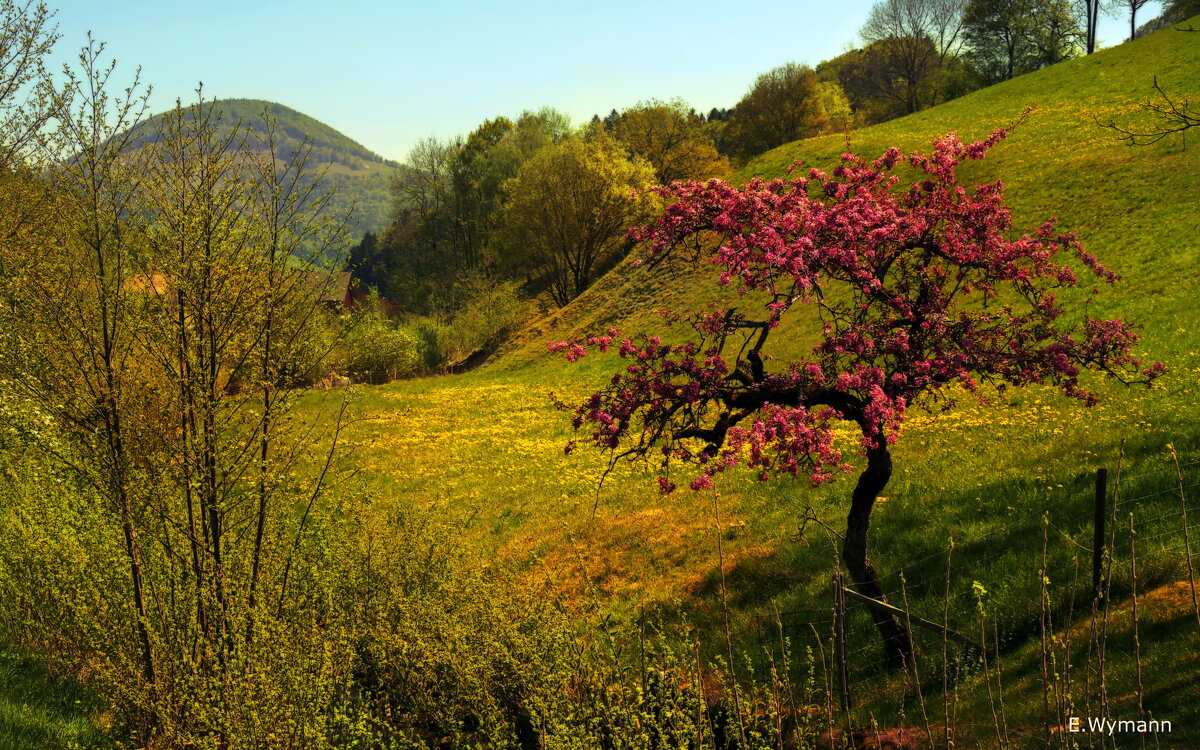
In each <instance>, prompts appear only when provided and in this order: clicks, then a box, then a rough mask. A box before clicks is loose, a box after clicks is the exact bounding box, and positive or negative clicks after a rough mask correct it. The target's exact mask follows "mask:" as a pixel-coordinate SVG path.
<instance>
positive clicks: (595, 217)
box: [504, 136, 656, 306]
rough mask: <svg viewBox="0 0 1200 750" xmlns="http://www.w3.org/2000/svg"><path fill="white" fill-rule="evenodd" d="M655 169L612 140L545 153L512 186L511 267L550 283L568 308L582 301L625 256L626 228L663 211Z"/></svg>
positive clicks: (574, 143)
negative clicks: (657, 208) (651, 190)
mask: <svg viewBox="0 0 1200 750" xmlns="http://www.w3.org/2000/svg"><path fill="white" fill-rule="evenodd" d="M653 183H654V170H653V169H652V168H651V167H650V165H649V164H647V163H646V162H645V161H644V160H642V159H640V158H637V157H635V158H634V159H632V160H631V159H629V158H628V154H626V153H625V151H624V150H623V149H621V147H620V146H619V145H618V144H617V143H616V142H615V141H614V140H613V139H612V138H610V137H604V136H598V137H595V138H593V139H592V140H590V141H584V140H581V139H579V138H568V139H566V140H564V141H563V142H561V143H558V144H556V145H554V146H550V147H547V148H544V149H542V150H541V151H538V152H537V153H536V154H535V155H534V156H533V158H531V159H530V160H529V161H528V162H526V163H525V165H524V166H522V167H521V171H520V172H519V173H518V174H517V176H516V177H515V178H513V179H512V180H511V181H510V182H509V183H507V185H506V186H505V193H506V195H507V202H506V204H505V207H504V223H505V231H506V233H507V235H508V243H507V245H508V248H509V253H508V254H507V256H506V257H505V259H504V262H505V263H506V264H507V265H508V266H509V267H510V268H511V269H513V270H521V271H524V272H525V274H526V275H527V276H528V277H529V278H530V279H544V280H545V283H546V284H547V286H548V287H549V290H550V295H551V297H552V298H553V299H554V301H555V302H556V303H557V304H558V305H560V306H562V305H565V304H567V303H568V302H570V301H571V300H572V299H574V298H575V297H577V296H579V295H580V294H581V293H582V292H583V291H584V290H585V289H587V288H588V287H589V286H590V285H591V283H592V282H593V281H595V280H596V278H597V277H598V276H599V274H600V273H602V272H603V271H604V270H605V269H606V268H607V267H608V266H610V265H612V263H614V262H616V261H617V260H618V259H619V258H620V257H621V255H622V254H623V252H624V251H625V249H626V248H627V243H626V240H625V228H626V227H628V226H629V225H630V224H631V223H636V222H638V221H641V220H643V219H645V218H646V217H647V216H648V215H649V211H650V210H651V208H652V207H653V206H654V205H655V204H656V199H655V197H654V196H652V195H650V194H648V193H646V192H645V191H644V188H647V187H649V186H650V185H652V184H653Z"/></svg>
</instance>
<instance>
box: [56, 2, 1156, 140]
mask: <svg viewBox="0 0 1200 750" xmlns="http://www.w3.org/2000/svg"><path fill="white" fill-rule="evenodd" d="M47 1H48V4H49V5H50V6H51V7H56V8H58V16H57V19H56V20H57V22H58V25H59V31H60V32H61V33H62V35H63V38H62V40H61V41H60V42H59V50H58V51H59V55H58V57H59V58H60V59H61V60H65V59H67V57H68V56H69V55H71V54H74V53H75V52H76V51H77V50H78V48H79V47H80V46H81V45H82V44H83V42H84V39H85V34H86V32H87V31H89V30H90V31H92V32H93V34H94V36H95V37H96V38H97V39H101V40H104V41H106V42H107V43H108V55H109V56H111V57H114V58H116V59H117V60H118V63H119V67H118V78H117V80H119V81H127V80H128V78H129V76H130V75H131V74H132V72H133V70H134V68H135V67H136V66H138V65H141V66H142V75H143V79H144V80H145V81H147V82H149V83H151V84H153V86H154V95H153V98H152V102H151V103H152V105H153V109H154V110H155V111H159V110H163V109H167V108H169V107H170V106H171V105H172V104H174V101H175V99H176V98H177V97H183V98H184V99H185V101H186V99H187V97H189V96H191V94H192V91H193V89H194V88H195V86H196V83H197V82H199V81H203V82H204V85H205V91H206V93H207V94H209V95H211V96H216V97H219V98H238V97H245V98H253V99H268V100H271V101H276V102H279V103H281V104H285V105H287V106H289V107H292V108H293V109H297V110H300V111H301V112H304V113H305V114H308V115H310V116H312V117H315V118H317V119H318V120H321V121H322V122H325V123H327V124H328V125H331V126H332V127H334V128H337V129H338V130H340V131H342V132H343V133H345V134H346V135H348V136H350V137H351V138H353V139H355V140H357V141H359V142H361V143H362V144H363V145H365V146H367V147H368V148H370V149H372V150H374V151H377V152H379V153H380V154H382V155H383V156H385V157H387V158H391V159H396V160H403V158H404V156H405V154H406V153H407V152H408V149H409V148H410V147H411V146H412V144H413V143H415V142H416V141H417V140H418V139H419V138H422V137H424V136H428V135H437V136H439V137H443V138H445V137H449V136H453V135H457V134H466V133H468V132H470V131H471V130H473V129H474V128H475V126H476V125H478V124H479V123H480V122H482V121H483V120H484V119H486V118H489V117H494V116H496V115H501V114H502V115H509V116H512V115H515V114H517V113H519V112H520V111H521V110H523V109H536V108H538V107H541V106H543V105H550V106H553V107H556V108H558V109H560V110H562V111H563V112H566V113H567V114H568V115H570V116H571V118H572V121H574V122H576V123H579V122H583V121H585V120H587V119H589V118H590V117H591V116H592V115H593V114H596V113H599V114H600V115H601V116H603V115H604V114H605V113H607V112H608V111H609V110H610V109H612V108H614V107H615V108H617V109H622V108H624V107H627V106H629V105H631V104H634V103H635V102H637V101H639V100H644V99H650V98H658V99H670V98H673V97H681V98H683V99H684V100H686V101H687V102H688V103H690V104H691V105H692V106H694V107H696V109H697V110H700V111H703V112H707V111H708V110H709V109H711V108H712V107H731V106H733V105H734V104H736V103H737V101H738V99H740V98H741V96H742V94H744V93H745V91H746V90H747V89H748V88H749V86H750V84H751V83H753V81H754V78H755V77H756V76H757V75H758V74H759V73H763V72H765V71H767V70H769V69H771V68H773V67H775V66H777V65H780V64H782V63H785V62H788V61H792V60H794V61H797V62H803V63H808V64H810V65H815V64H817V63H818V62H820V61H822V60H825V59H828V58H830V57H833V56H835V55H837V54H839V53H841V52H842V51H844V50H846V49H848V48H850V47H853V46H855V43H856V41H857V32H858V29H859V27H860V26H861V25H862V23H863V21H864V20H865V19H866V17H867V13H868V11H869V9H870V7H871V5H872V0H840V1H839V2H834V1H833V0H825V1H821V2H817V1H814V0H791V1H790V2H780V1H777V0H756V1H755V2H746V1H744V0H743V1H742V2H732V1H730V0H724V2H708V1H707V0H690V2H682V1H679V0H640V1H639V0H599V1H598V2H588V3H579V2H549V1H548V0H536V1H526V0H509V2H477V1H474V0H459V1H458V2H440V3H438V2H432V1H431V2H411V1H409V0H394V1H393V2H367V1H366V0H341V1H340V2H315V1H314V0H293V1H292V2H286V3H282V2H262V0H259V1H258V2H253V0H240V1H238V2H233V1H231V0H210V1H208V2H204V1H203V0H200V1H194V2H188V3H186V4H185V3H179V2H173V1H172V0H157V1H155V2H121V1H120V0H114V1H112V2H97V0H58V1H57V2H55V0H47ZM1158 12H1159V5H1158V3H1151V4H1150V5H1148V6H1147V7H1145V8H1143V9H1142V11H1141V13H1140V14H1139V22H1140V21H1142V20H1147V19H1150V18H1152V17H1153V16H1155V15H1157V14H1158ZM1127 28H1128V21H1127V20H1124V21H1123V20H1121V19H1109V20H1106V21H1104V22H1103V24H1102V26H1101V29H1100V38H1101V40H1102V42H1103V43H1104V44H1115V43H1118V42H1120V41H1121V40H1122V39H1123V38H1124V37H1125V36H1126V35H1127V34H1128V31H1127Z"/></svg>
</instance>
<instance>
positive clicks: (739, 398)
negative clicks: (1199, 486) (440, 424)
mask: <svg viewBox="0 0 1200 750" xmlns="http://www.w3.org/2000/svg"><path fill="white" fill-rule="evenodd" d="M1005 135H1006V131H1005V130H997V131H995V132H994V133H992V134H991V136H989V137H988V138H987V139H986V140H984V141H979V142H976V143H971V144H969V145H964V144H963V143H962V142H961V141H959V139H958V138H957V137H956V136H955V135H953V134H950V135H947V136H946V137H944V138H939V139H936V140H935V141H934V143H933V152H932V154H931V155H928V156H924V155H920V154H915V153H914V154H912V155H909V156H904V155H903V154H902V153H901V152H900V150H899V149H895V148H892V149H889V150H888V151H887V153H885V154H884V155H883V156H881V157H879V158H878V159H876V160H874V161H873V162H868V161H865V160H864V159H861V158H859V157H857V156H855V155H853V154H844V155H843V156H842V159H841V164H840V166H838V167H837V168H836V169H835V170H834V172H833V174H832V175H827V174H824V173H822V172H820V171H817V170H812V171H811V172H809V174H808V176H807V177H805V178H800V179H792V178H789V179H777V180H774V181H771V182H763V181H761V180H754V181H752V182H750V183H748V184H747V185H745V186H744V187H742V188H741V189H738V188H735V187H732V186H730V185H728V184H726V183H724V182H722V181H720V180H711V181H709V182H707V183H675V184H674V185H672V186H670V187H664V188H660V190H661V192H662V194H663V195H664V196H665V197H666V198H668V199H669V200H671V203H670V205H669V207H668V208H667V209H666V211H665V212H664V213H663V214H662V215H661V216H660V217H659V218H658V219H656V220H655V221H654V223H653V224H651V225H650V226H648V227H644V228H641V229H635V230H632V231H631V237H632V238H634V239H636V240H638V241H640V242H642V243H644V245H645V247H647V248H648V253H649V258H650V260H651V262H657V261H660V260H661V259H663V258H665V257H667V256H668V255H669V254H671V253H672V252H677V251H681V248H690V249H692V250H694V251H696V252H698V254H699V255H700V256H708V260H710V261H711V262H712V263H713V264H714V266H715V268H716V270H717V272H718V274H719V279H718V283H720V284H722V285H726V286H730V287H733V288H734V289H735V290H736V292H737V294H738V296H739V297H740V298H741V299H740V301H739V303H738V304H739V306H740V308H742V309H746V310H747V312H741V311H740V310H739V309H737V308H734V307H729V308H727V309H711V310H709V311H706V312H703V313H695V314H691V315H682V314H679V313H664V317H666V318H667V320H668V321H669V322H671V323H673V324H685V325H688V326H690V329H691V331H690V332H689V335H688V336H687V337H686V338H688V339H690V340H687V341H684V342H683V343H666V342H664V341H663V340H662V339H660V338H659V337H655V336H641V337H637V338H623V337H622V336H621V334H620V333H619V332H618V331H616V330H614V329H609V330H608V332H607V333H606V334H605V335H601V336H596V337H594V338H591V339H588V340H587V342H586V344H587V346H591V347H595V348H598V349H600V350H601V351H605V350H608V349H609V348H610V347H611V348H615V349H616V351H617V353H618V354H619V355H620V357H621V358H623V359H624V360H625V361H626V362H625V364H624V366H623V367H622V368H621V369H620V370H618V371H617V372H616V373H615V374H614V375H613V376H612V379H611V382H610V384H609V385H608V386H607V387H606V388H605V389H604V390H602V391H600V392H598V393H595V394H594V395H592V396H591V397H590V398H588V399H587V400H585V401H584V402H583V403H582V404H580V405H578V406H577V407H568V408H571V409H572V410H573V412H574V425H575V428H576V429H577V430H578V429H589V430H590V435H589V439H590V441H592V442H594V443H595V444H596V445H597V446H599V447H600V448H602V449H604V450H606V451H610V452H611V454H612V458H613V460H617V459H618V458H622V457H624V458H631V459H645V460H654V461H660V462H661V465H662V471H663V474H662V476H660V478H659V480H658V481H659V485H660V487H661V488H662V490H663V491H664V492H670V491H672V490H674V489H675V484H674V483H672V482H671V481H670V480H669V478H668V477H669V476H670V474H669V469H670V466H671V464H672V462H680V461H683V462H690V463H693V464H696V465H697V466H698V469H697V474H696V475H694V476H693V477H692V478H691V482H690V484H691V487H692V489H696V490H699V489H704V488H707V487H709V486H711V484H712V481H713V478H714V476H715V475H716V474H718V473H720V472H723V471H726V470H728V469H730V468H732V467H733V466H735V465H736V464H738V463H745V464H747V465H749V466H750V467H752V468H753V469H755V470H757V472H758V475H759V477H760V478H761V479H766V478H768V476H769V475H770V474H772V473H775V474H785V475H789V476H797V475H801V474H803V475H806V476H807V477H809V478H810V479H811V480H812V481H813V482H814V483H822V482H826V481H828V480H830V479H832V478H833V477H834V476H835V474H837V473H838V472H841V471H849V470H850V469H851V467H850V466H849V465H848V464H847V463H845V461H844V460H843V456H842V454H841V453H840V452H839V450H838V449H837V448H836V447H835V442H834V435H833V427H834V424H835V423H836V422H838V421H847V422H850V423H852V424H854V425H856V426H857V429H858V430H859V431H860V432H861V437H862V445H861V451H862V453H863V455H864V456H865V458H866V465H865V468H864V469H863V471H862V473H861V474H859V476H858V481H857V483H856V484H855V486H854V490H853V493H852V495H851V498H850V509H849V512H848V515H847V518H846V533H845V539H844V545H843V549H842V556H843V559H844V561H845V564H846V567H847V569H848V571H849V573H850V576H851V578H852V579H853V581H854V584H855V587H856V588H857V589H858V590H859V591H860V592H861V593H863V594H865V595H867V596H870V597H874V598H879V599H883V598H884V592H883V591H882V589H881V586H880V583H879V578H878V576H877V575H876V573H875V571H874V569H873V568H872V566H871V564H870V563H869V562H868V558H867V539H868V529H869V527H870V520H871V509H872V507H873V505H874V503H875V501H876V499H877V498H878V497H879V495H880V493H881V492H882V490H883V489H884V487H885V486H886V485H887V483H888V480H889V478H890V477H891V475H892V457H891V451H890V447H889V446H891V445H892V444H893V443H894V442H895V440H896V439H897V437H898V435H899V432H900V427H901V425H902V423H903V422H904V419H905V415H906V414H907V413H908V411H909V409H910V408H912V407H914V406H921V405H928V404H929V403H930V402H932V401H933V400H935V399H939V400H943V401H944V400H947V399H952V398H953V396H954V394H955V390H956V389H953V387H955V386H957V389H958V390H961V389H965V390H966V391H967V392H970V393H975V392H977V389H978V388H979V386H980V385H981V384H984V383H986V384H990V385H993V386H995V387H997V388H1000V389H1003V388H1005V387H1009V386H1023V385H1027V384H1031V383H1047V384H1052V385H1054V386H1056V387H1057V388H1059V389H1061V390H1062V392H1063V393H1065V394H1066V395H1067V396H1071V397H1074V398H1077V399H1079V400H1081V401H1082V402H1084V403H1085V404H1088V405H1091V404H1093V403H1095V401H1096V396H1095V395H1094V394H1093V393H1091V392H1090V391H1088V390H1087V388H1086V387H1085V386H1084V385H1083V384H1081V382H1080V379H1079V378H1080V375H1081V373H1082V371H1084V370H1094V371H1099V372H1102V373H1105V374H1107V375H1110V376H1112V377H1115V378H1119V379H1120V380H1122V381H1123V382H1126V383H1132V382H1142V383H1149V382H1150V381H1151V380H1153V378H1154V377H1155V376H1157V375H1158V374H1159V373H1160V372H1161V371H1162V369H1163V367H1162V365H1161V364H1158V363H1155V364H1153V365H1151V366H1148V367H1144V368H1143V367H1141V366H1140V364H1139V362H1138V360H1137V359H1135V358H1134V357H1133V356H1132V355H1131V353H1130V347H1131V345H1132V344H1134V343H1135V341H1136V340H1137V336H1136V334H1135V333H1134V332H1133V331H1132V330H1131V326H1130V325H1129V324H1128V323H1126V322H1125V321H1122V320H1101V319H1097V318H1092V317H1090V316H1088V315H1087V314H1083V315H1079V316H1077V317H1075V318H1073V319H1068V316H1066V315H1065V314H1064V309H1063V307H1062V305H1061V304H1060V302H1059V300H1058V299H1057V297H1056V295H1055V290H1057V289H1060V288H1065V287H1072V286H1076V285H1077V284H1078V283H1079V279H1078V277H1077V271H1076V270H1073V268H1072V265H1074V266H1075V267H1076V268H1078V269H1079V270H1080V271H1082V272H1084V273H1085V274H1087V275H1091V276H1094V277H1097V278H1098V279H1101V280H1103V281H1105V282H1112V281H1114V280H1115V279H1116V275H1115V274H1114V273H1113V272H1112V271H1110V270H1108V269H1107V268H1105V267H1104V266H1102V265H1101V264H1100V263H1099V262H1098V261H1097V260H1096V259H1095V258H1094V257H1093V256H1092V255H1090V254H1089V253H1088V252H1086V251H1085V250H1084V248H1083V247H1082V246H1081V245H1080V243H1079V241H1078V240H1077V239H1076V237H1075V235H1073V234H1070V233H1062V232H1059V231H1057V230H1056V229H1055V222H1054V220H1053V219H1050V220H1048V221H1046V222H1045V223H1043V224H1042V225H1041V226H1039V227H1038V228H1037V229H1036V230H1033V231H1032V232H1031V233H1029V234H1023V235H1020V236H1015V234H1014V233H1013V232H1012V226H1011V212H1010V210H1009V208H1008V207H1007V206H1006V205H1005V202H1004V198H1003V194H1002V185H1001V183H1000V182H993V183H990V184H986V185H978V186H975V187H973V188H970V189H968V188H965V187H962V186H960V185H958V184H957V181H956V175H955V171H956V168H957V167H958V166H959V165H960V164H961V163H962V162H964V161H965V160H967V159H982V158H983V157H984V155H985V154H986V152H987V151H988V149H989V148H991V147H992V146H993V145H994V144H995V143H996V142H998V141H999V140H1001V139H1002V138H1004V137H1005ZM904 164H907V165H909V166H910V167H911V168H912V169H913V170H915V174H916V175H917V177H918V179H917V180H916V181H915V182H913V183H912V184H910V185H907V186H906V187H903V188H901V187H900V179H899V178H898V177H897V176H895V175H894V174H893V170H895V169H896V168H897V166H898V165H904ZM1064 256H1065V258H1064ZM1068 259H1073V261H1074V262H1073V263H1072V262H1068ZM805 303H807V304H809V305H814V306H815V307H816V313H817V317H818V320H819V326H820V330H819V336H818V338H817V340H818V341H819V343H817V344H816V345H815V346H813V347H812V349H811V354H810V355H809V356H807V357H805V358H804V359H802V360H789V361H781V360H777V359H772V358H771V357H769V356H767V355H766V353H765V350H766V347H767V344H768V342H769V341H770V340H771V339H772V338H773V337H778V338H783V337H786V336H793V335H796V334H795V332H793V331H789V325H790V324H791V320H792V318H788V319H787V320H785V315H786V314H787V312H788V311H789V310H790V309H791V308H792V307H793V306H795V305H797V304H805ZM748 305H752V306H753V307H752V308H751V307H748ZM751 309H752V310H753V312H751ZM794 317H795V316H793V318H794ZM551 348H552V349H553V350H555V351H564V352H565V353H566V356H567V358H568V359H570V360H572V361H574V360H576V359H578V358H579V357H582V356H584V354H585V353H586V351H587V349H586V348H585V346H584V345H582V344H581V343H579V342H577V341H570V342H558V343H552V344H551ZM585 426H586V428H585ZM874 617H875V622H876V625H877V626H878V628H879V630H880V632H881V634H882V636H883V638H884V640H885V645H886V647H887V650H888V653H889V655H890V656H891V657H892V658H893V659H900V658H902V657H903V655H904V654H905V653H906V651H907V650H908V649H909V648H910V647H911V646H910V640H909V635H908V633H907V631H906V630H905V628H904V627H903V626H902V624H901V623H900V622H899V621H898V619H897V618H895V617H892V616H889V615H886V614H882V613H878V612H877V613H875V614H874Z"/></svg>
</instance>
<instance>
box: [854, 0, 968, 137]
mask: <svg viewBox="0 0 1200 750" xmlns="http://www.w3.org/2000/svg"><path fill="white" fill-rule="evenodd" d="M965 5H966V3H965V0H880V2H878V3H876V4H875V5H874V7H872V8H871V13H870V15H869V16H868V17H867V22H866V23H865V24H864V25H863V27H862V30H861V32H860V34H861V36H862V38H863V41H864V42H866V43H867V45H868V47H872V46H873V47H875V48H876V50H877V53H878V52H885V53H886V54H884V55H878V54H877V57H880V58H882V59H881V60H879V61H877V62H876V63H875V65H873V66H872V67H873V68H875V69H876V70H878V71H879V72H880V73H883V72H884V71H886V74H885V75H883V76H879V80H880V81H881V83H882V84H883V85H882V86H880V87H879V88H880V89H881V93H884V94H885V95H887V96H889V97H891V98H893V99H895V100H896V101H898V102H900V103H901V104H902V105H903V106H904V111H905V113H911V112H916V111H917V110H919V109H923V108H924V107H927V106H932V105H934V104H937V103H938V102H939V101H941V100H942V98H943V97H942V96H941V94H940V92H938V91H937V90H932V89H934V88H936V87H931V84H933V83H936V76H937V74H938V73H939V71H941V70H942V69H943V68H944V67H945V66H946V65H947V63H948V62H949V61H950V60H951V59H953V58H954V57H955V56H956V55H957V53H958V51H959V49H960V48H961V46H962V41H963V38H962V24H963V9H964V7H965ZM879 62H886V66H881V65H879Z"/></svg>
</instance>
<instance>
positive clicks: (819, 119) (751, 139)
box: [723, 63, 829, 158]
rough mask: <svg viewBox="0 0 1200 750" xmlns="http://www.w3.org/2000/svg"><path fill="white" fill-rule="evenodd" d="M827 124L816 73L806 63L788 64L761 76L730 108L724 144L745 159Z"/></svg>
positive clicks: (819, 131) (730, 150) (815, 132)
mask: <svg viewBox="0 0 1200 750" xmlns="http://www.w3.org/2000/svg"><path fill="white" fill-rule="evenodd" d="M828 126H829V117H828V115H827V114H826V112H825V107H824V105H823V103H822V96H821V88H820V86H819V85H818V84H817V77H816V75H815V74H814V73H813V71H812V69H811V68H809V67H808V66H807V65H798V64H796V63H787V64H786V65H781V66H779V67H778V68H775V69H774V70H770V71H768V72H766V73H763V74H762V75H760V76H759V77H758V80H756V81H755V82H754V86H753V87H752V88H751V89H750V91H749V92H747V94H746V95H745V96H744V97H742V100H741V101H740V102H738V104H737V106H736V107H734V108H733V114H732V115H730V117H729V120H728V122H727V123H726V126H725V130H724V134H723V138H724V145H725V147H726V150H728V151H729V152H730V153H732V154H734V155H736V156H740V157H743V158H745V157H750V156H754V155H755V154H761V153H762V152H764V151H767V150H769V149H772V148H775V147H776V146H780V145H783V144H784V143H788V142H789V141H795V140H798V139H800V138H809V137H811V136H814V135H818V134H820V133H822V132H824V130H825V129H826V128H827V127H828Z"/></svg>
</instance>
